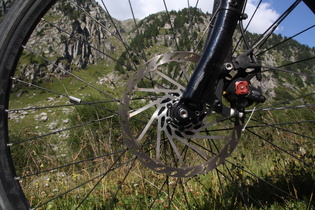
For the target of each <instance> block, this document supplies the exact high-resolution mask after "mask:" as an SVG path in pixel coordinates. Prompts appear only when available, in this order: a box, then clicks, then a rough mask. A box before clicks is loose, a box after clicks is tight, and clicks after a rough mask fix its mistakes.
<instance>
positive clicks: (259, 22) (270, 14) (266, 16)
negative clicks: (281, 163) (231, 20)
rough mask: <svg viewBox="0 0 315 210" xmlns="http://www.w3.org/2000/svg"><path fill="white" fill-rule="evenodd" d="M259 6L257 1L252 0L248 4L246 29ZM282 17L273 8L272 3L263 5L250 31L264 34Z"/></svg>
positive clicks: (249, 28) (250, 26)
mask: <svg viewBox="0 0 315 210" xmlns="http://www.w3.org/2000/svg"><path fill="white" fill-rule="evenodd" d="M256 5H257V0H250V1H249V2H248V4H247V7H246V10H245V13H246V14H248V19H247V20H245V24H244V27H245V26H246V25H247V23H248V21H249V20H250V18H251V16H252V15H253V13H254V11H255V9H256ZM279 16H280V15H279V14H278V13H277V12H276V11H275V10H274V9H272V7H271V4H270V3H262V4H261V5H260V7H259V9H258V10H257V12H256V14H255V16H254V18H253V20H252V24H250V25H249V27H248V30H249V31H250V32H254V33H263V32H265V30H266V29H268V28H269V27H270V26H271V25H272V23H273V22H274V21H275V20H277V19H278V17H279Z"/></svg>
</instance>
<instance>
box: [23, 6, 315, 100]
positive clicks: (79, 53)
mask: <svg viewBox="0 0 315 210" xmlns="http://www.w3.org/2000/svg"><path fill="white" fill-rule="evenodd" d="M76 2H77V3H76V4H74V3H70V2H68V1H66V0H63V1H58V3H57V4H56V5H55V9H54V10H52V11H51V12H50V13H49V14H47V15H46V16H45V17H44V20H43V21H41V23H40V24H39V25H38V27H37V28H36V30H35V32H34V34H33V35H32V37H31V38H30V40H29V42H28V44H27V48H28V51H25V52H24V54H23V56H22V60H21V62H20V67H19V70H18V72H19V74H18V77H19V78H21V79H24V80H25V79H27V80H28V81H29V82H31V83H34V82H42V81H49V80H50V78H51V77H54V76H52V75H56V74H57V75H59V76H64V75H66V74H67V73H66V72H65V71H62V70H60V69H66V70H67V71H73V70H80V69H87V68H88V66H89V64H91V65H104V66H112V67H111V69H112V70H113V72H119V73H120V74H124V73H125V72H126V71H129V70H130V69H132V68H133V66H135V65H136V66H137V65H140V63H141V61H140V60H139V58H142V60H148V59H150V58H151V57H153V56H154V55H155V54H160V53H164V52H172V51H182V50H186V51H194V52H197V53H200V52H201V51H202V46H203V43H204V40H205V37H206V34H205V31H206V29H207V27H208V24H209V20H210V18H211V16H210V14H204V13H203V12H202V11H201V10H198V9H193V8H191V9H184V10H182V11H170V12H168V13H166V12H160V13H157V14H153V15H150V16H148V17H146V18H145V19H143V20H140V21H139V20H137V23H136V24H135V23H134V21H133V20H127V21H123V22H121V21H118V20H115V19H113V18H110V17H109V16H108V15H107V14H106V11H104V9H103V8H102V7H100V5H98V3H96V2H95V1H94V0H87V1H81V0H77V1H76ZM192 19H193V21H194V24H191V23H192V21H191V20H192ZM258 36H259V35H258V34H251V33H247V38H248V40H249V42H250V43H253V42H254V40H256V39H257V37H258ZM239 37H240V33H239V32H237V33H236V34H235V36H234V44H235V45H236V44H237V43H238V41H237V40H238V39H237V38H239ZM279 42H283V43H282V44H280V45H276V44H277V43H279ZM264 49H270V50H268V51H265V50H264ZM30 51H31V52H30ZM235 52H236V54H237V53H238V52H240V53H242V52H244V44H242V43H240V44H238V48H237V49H236V51H235ZM236 54H235V55H236ZM314 56H315V49H314V48H309V47H308V46H305V45H301V44H299V43H298V42H296V41H295V40H292V39H287V37H282V36H281V35H275V34H274V35H272V37H271V39H269V40H268V41H267V42H266V43H265V44H264V47H263V50H261V52H260V53H259V57H258V58H259V59H260V61H261V63H262V65H264V66H274V67H278V68H282V67H285V68H286V69H288V70H292V71H298V72H301V73H303V74H312V72H313V71H314V66H315V60H314V59H309V58H314ZM301 60H302V61H303V60H306V62H298V61H301ZM279 83H281V84H282V86H284V87H286V88H289V89H291V90H292V91H291V92H292V94H294V92H295V91H297V90H299V89H301V88H305V87H313V86H314V83H315V81H314V78H313V77H305V76H297V75H295V76H294V77H293V76H292V74H288V73H282V72H280V71H267V72H266V73H265V74H264V77H263V80H262V87H263V88H264V89H269V92H268V94H269V95H270V96H272V97H275V96H276V95H277V93H278V95H282V94H283V91H284V90H283V88H282V89H281V88H280V89H279V88H278V89H277V90H276V87H277V86H278V84H279Z"/></svg>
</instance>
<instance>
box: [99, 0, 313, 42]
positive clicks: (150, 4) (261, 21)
mask: <svg viewBox="0 0 315 210" xmlns="http://www.w3.org/2000/svg"><path fill="white" fill-rule="evenodd" d="M97 1H98V2H100V1H101V0H97ZM103 1H104V2H105V4H106V5H107V8H108V10H109V12H110V13H111V15H112V16H114V17H115V18H117V19H120V20H124V19H129V18H131V17H132V15H131V11H130V7H129V1H130V2H131V3H132V5H133V10H134V14H135V16H136V18H139V19H142V18H144V17H146V16H147V15H149V14H151V13H155V12H159V11H163V10H165V7H164V4H163V1H162V0H116V1H113V0H103ZM165 1H166V3H167V6H168V10H180V9H182V8H184V7H187V5H188V2H189V4H190V6H194V5H195V4H196V1H197V0H189V1H187V0H165ZM211 1H213V0H199V1H198V2H199V4H198V7H199V8H202V10H203V11H208V12H211V11H212V3H211ZM258 2H259V0H248V7H247V10H246V13H248V14H249V15H250V14H251V13H252V12H253V11H254V10H255V8H256V7H255V5H257V3H258ZM293 2H295V0H263V3H262V4H261V6H260V9H259V11H258V13H257V17H256V19H255V23H256V24H253V25H252V26H251V27H250V28H249V31H251V32H255V33H262V32H263V31H264V30H265V29H267V28H268V27H269V26H270V24H271V23H272V22H273V21H275V20H276V19H277V18H278V17H279V16H280V15H281V14H282V13H283V12H284V9H283V8H284V7H286V8H287V7H289V6H290V5H291V4H292V3H293ZM314 24H315V15H314V14H313V13H312V12H311V11H308V12H305V5H304V3H301V4H300V5H299V6H298V7H297V8H296V10H295V11H294V12H293V13H292V14H290V16H289V17H288V19H287V20H285V21H284V22H283V24H282V25H281V26H279V27H278V29H277V31H276V33H281V34H283V35H284V36H287V37H291V36H293V35H295V34H296V33H298V32H300V31H302V30H304V29H306V28H308V27H310V26H312V25H314ZM312 34H313V36H312ZM314 35H315V28H313V29H311V30H310V31H308V32H307V33H305V34H303V35H300V36H298V37H296V38H295V39H296V40H298V41H299V42H301V43H302V44H307V45H309V46H312V47H315V38H314V37H315V36H314Z"/></svg>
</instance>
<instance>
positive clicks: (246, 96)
mask: <svg viewBox="0 0 315 210" xmlns="http://www.w3.org/2000/svg"><path fill="white" fill-rule="evenodd" d="M223 95H224V97H225V99H226V100H228V101H229V102H231V103H232V104H234V105H235V107H236V108H237V109H243V108H246V107H249V106H251V105H252V104H253V103H254V102H256V103H263V102H265V101H266V98H265V97H264V96H263V94H262V92H261V90H260V89H259V88H256V87H254V86H253V85H252V84H251V82H250V81H247V80H246V79H244V78H238V79H236V80H234V81H232V82H231V83H230V85H229V86H228V88H227V89H226V90H225V92H224V94H223Z"/></svg>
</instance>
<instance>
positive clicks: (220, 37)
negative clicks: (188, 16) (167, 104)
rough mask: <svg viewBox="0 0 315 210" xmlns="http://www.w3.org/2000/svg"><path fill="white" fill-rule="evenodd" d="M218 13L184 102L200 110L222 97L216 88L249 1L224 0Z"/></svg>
mask: <svg viewBox="0 0 315 210" xmlns="http://www.w3.org/2000/svg"><path fill="white" fill-rule="evenodd" d="M217 3H219V4H218V6H217V10H216V12H215V14H214V15H215V18H214V19H213V21H212V22H211V23H210V24H211V30H210V31H209V34H208V38H207V41H206V45H205V48H204V50H203V54H202V57H201V59H200V61H199V63H198V65H197V68H196V70H195V71H194V73H193V75H192V77H191V79H190V81H189V83H188V85H187V87H186V90H185V92H184V93H183V96H182V99H181V103H179V104H178V105H179V106H180V105H181V104H182V103H185V106H187V107H188V108H190V109H200V107H202V106H203V104H205V103H208V104H210V106H212V105H213V104H214V102H215V101H216V100H217V99H218V96H216V87H217V85H218V81H219V80H220V79H221V77H223V75H222V74H223V73H224V69H223V66H224V63H225V61H226V59H227V57H229V56H231V53H230V49H231V45H232V36H233V33H234V30H235V28H236V25H237V22H238V20H239V19H240V18H241V15H242V14H241V12H242V9H243V7H244V3H245V0H220V1H217Z"/></svg>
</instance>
